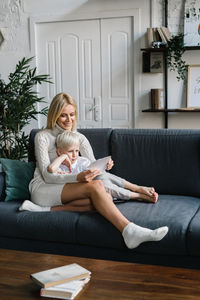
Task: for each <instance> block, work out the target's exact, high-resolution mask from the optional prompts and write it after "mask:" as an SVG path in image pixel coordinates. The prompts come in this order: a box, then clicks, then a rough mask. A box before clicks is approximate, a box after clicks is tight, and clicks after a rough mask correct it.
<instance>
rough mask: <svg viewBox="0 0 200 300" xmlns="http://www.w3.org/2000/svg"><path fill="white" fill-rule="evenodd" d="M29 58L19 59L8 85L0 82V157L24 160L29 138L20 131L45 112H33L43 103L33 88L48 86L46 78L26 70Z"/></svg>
mask: <svg viewBox="0 0 200 300" xmlns="http://www.w3.org/2000/svg"><path fill="white" fill-rule="evenodd" d="M32 59H33V58H32V57H31V58H28V59H27V58H23V59H22V60H21V61H19V62H18V64H17V65H16V69H15V71H14V72H13V73H10V75H9V76H8V79H9V80H8V83H5V82H4V81H3V80H2V79H0V111H1V114H0V145H1V147H0V157H1V158H10V159H24V158H26V157H27V149H28V139H29V136H28V135H26V134H25V132H24V131H23V129H24V127H25V126H26V125H28V124H29V123H30V121H31V119H37V115H38V114H43V115H46V114H47V108H44V109H42V110H41V111H38V110H37V105H36V104H37V103H41V102H44V98H43V97H39V96H38V93H37V91H36V89H35V87H36V85H37V84H41V83H43V82H49V83H50V77H49V75H36V68H31V67H30V65H29V64H30V62H31V60H32Z"/></svg>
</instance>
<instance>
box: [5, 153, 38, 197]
mask: <svg viewBox="0 0 200 300" xmlns="http://www.w3.org/2000/svg"><path fill="white" fill-rule="evenodd" d="M0 162H1V164H2V168H3V171H4V172H5V174H6V198H5V201H9V200H14V199H21V200H25V199H30V193H29V182H30V181H31V179H32V178H33V174H34V170H35V163H33V162H25V161H20V160H12V159H7V158H1V159H0Z"/></svg>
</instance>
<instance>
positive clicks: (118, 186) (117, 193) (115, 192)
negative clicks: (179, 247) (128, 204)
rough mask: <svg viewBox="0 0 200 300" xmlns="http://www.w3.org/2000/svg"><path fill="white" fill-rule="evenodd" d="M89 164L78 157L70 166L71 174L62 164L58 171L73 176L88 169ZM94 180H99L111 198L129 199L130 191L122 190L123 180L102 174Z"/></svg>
mask: <svg viewBox="0 0 200 300" xmlns="http://www.w3.org/2000/svg"><path fill="white" fill-rule="evenodd" d="M90 164H91V162H90V161H89V159H87V158H86V157H82V156H79V157H78V158H77V160H76V161H75V162H74V163H73V164H72V172H71V173H69V169H68V167H67V166H65V165H63V164H61V165H60V168H59V170H60V171H64V172H66V173H67V174H71V175H75V174H78V173H80V172H82V171H84V170H86V169H88V167H89V165H90ZM95 180H101V181H102V182H103V184H104V187H105V189H106V191H107V192H109V193H110V194H111V196H112V197H114V198H118V199H123V200H129V199H130V191H129V190H127V189H125V188H124V184H125V179H123V178H120V177H118V176H116V175H113V174H111V173H107V172H103V173H101V174H100V175H98V176H97V177H95Z"/></svg>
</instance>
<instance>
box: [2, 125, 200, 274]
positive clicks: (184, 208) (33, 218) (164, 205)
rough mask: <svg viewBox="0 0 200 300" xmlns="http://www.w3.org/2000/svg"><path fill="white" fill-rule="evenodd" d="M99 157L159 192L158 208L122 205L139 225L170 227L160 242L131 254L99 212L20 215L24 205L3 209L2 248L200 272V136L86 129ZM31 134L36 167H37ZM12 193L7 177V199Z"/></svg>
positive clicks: (13, 204)
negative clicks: (107, 159)
mask: <svg viewBox="0 0 200 300" xmlns="http://www.w3.org/2000/svg"><path fill="white" fill-rule="evenodd" d="M80 131H81V132H82V133H83V134H85V135H86V137H87V138H88V139H89V141H90V142H91V145H92V147H93V149H94V153H95V156H96V158H100V157H103V156H107V155H109V154H111V155H112V158H113V160H114V162H115V165H114V168H113V170H112V172H113V173H114V174H116V175H119V176H121V177H124V178H126V179H127V180H129V181H132V182H134V183H137V184H139V185H147V186H154V187H155V189H156V190H157V192H158V193H159V200H158V202H157V203H156V204H150V203H144V202H136V201H128V202H122V201H118V202H116V205H117V206H118V208H119V209H120V211H122V213H123V214H124V215H125V216H126V217H128V218H129V219H130V220H131V221H133V222H135V223H136V224H138V225H141V226H144V227H148V228H152V229H154V228H156V227H159V226H164V225H167V226H168V227H169V233H168V234H167V236H166V237H165V238H164V239H163V240H162V241H160V242H148V243H143V244H141V245H140V246H139V247H138V248H137V249H134V250H129V249H127V248H126V246H125V244H124V242H123V239H122V237H121V234H120V233H119V232H118V231H117V230H116V229H115V228H114V227H113V225H111V224H110V223H109V222H108V221H107V220H105V219H104V218H103V217H102V216H101V215H99V214H98V213H97V212H90V213H76V212H28V211H24V212H19V211H18V207H19V206H20V203H21V202H22V200H20V199H19V200H15V201H14V200H13V201H8V202H4V201H1V202H0V248H9V249H20V250H28V251H40V252H46V253H56V254H63V255H73V256H83V257H92V258H102V259H112V260H120V261H130V262H139V263H147V264H161V265H169V266H181V267H190V268H198V269H199V268H200V130H169V129H151V130H148V129H114V130H112V129H81V130H80ZM35 133H36V130H32V132H31V134H30V149H29V160H30V161H32V160H34V147H33V146H34V143H33V137H34V135H35ZM4 194H5V181H4V174H2V173H1V174H0V196H1V199H2V200H3V198H4Z"/></svg>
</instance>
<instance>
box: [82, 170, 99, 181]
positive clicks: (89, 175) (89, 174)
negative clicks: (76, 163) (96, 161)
mask: <svg viewBox="0 0 200 300" xmlns="http://www.w3.org/2000/svg"><path fill="white" fill-rule="evenodd" d="M99 174H100V172H99V170H98V169H91V170H85V171H83V172H81V173H79V174H78V175H77V180H78V181H79V182H90V181H92V180H93V179H94V178H95V177H96V176H98V175H99Z"/></svg>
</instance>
